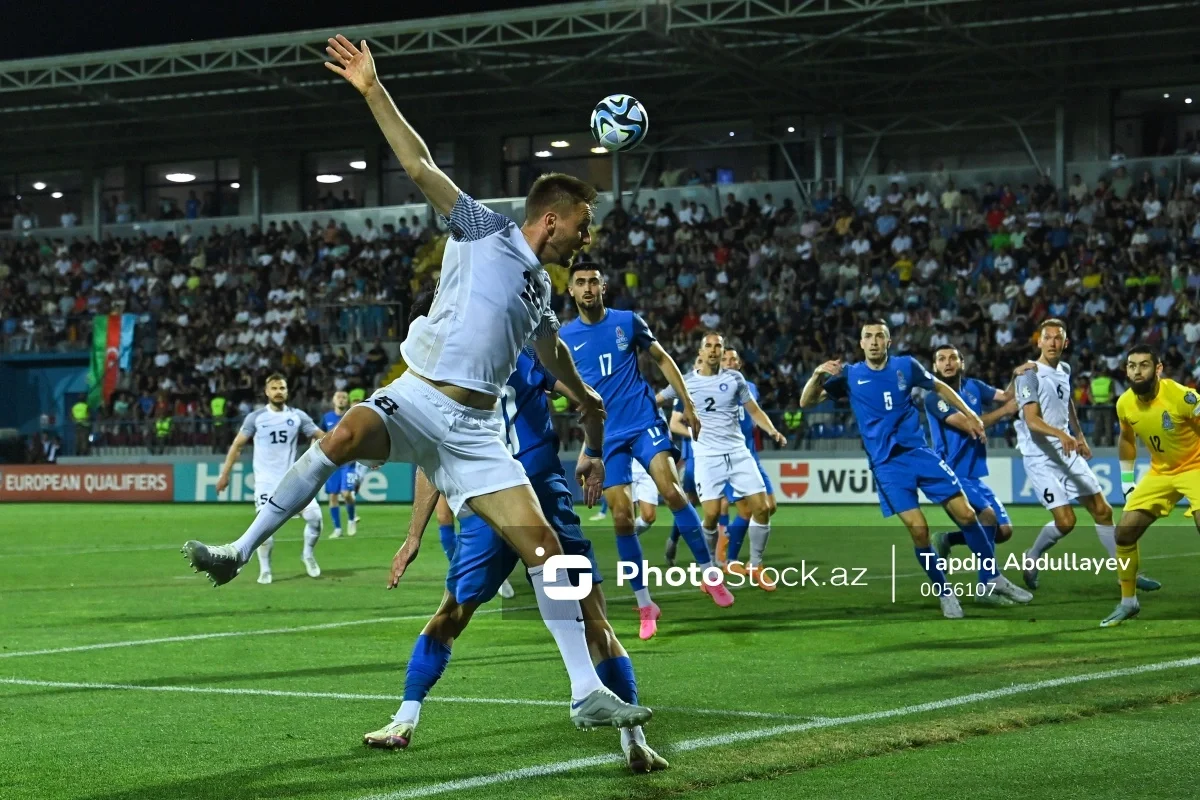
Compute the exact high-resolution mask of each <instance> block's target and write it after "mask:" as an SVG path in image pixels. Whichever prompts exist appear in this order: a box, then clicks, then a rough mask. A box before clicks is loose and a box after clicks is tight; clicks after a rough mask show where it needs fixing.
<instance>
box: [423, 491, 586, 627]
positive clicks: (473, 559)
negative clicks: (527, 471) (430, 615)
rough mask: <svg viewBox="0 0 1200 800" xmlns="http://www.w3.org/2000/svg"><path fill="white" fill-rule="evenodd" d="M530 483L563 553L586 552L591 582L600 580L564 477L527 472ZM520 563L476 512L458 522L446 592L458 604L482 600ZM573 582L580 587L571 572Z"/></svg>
mask: <svg viewBox="0 0 1200 800" xmlns="http://www.w3.org/2000/svg"><path fill="white" fill-rule="evenodd" d="M529 482H530V484H531V485H532V486H533V491H534V494H536V495H537V498H538V502H539V503H540V504H541V506H542V513H543V514H545V515H546V520H547V521H548V522H549V523H550V527H552V528H554V530H555V532H556V533H557V534H558V541H559V542H560V543H561V544H562V548H563V552H564V553H566V554H567V555H572V556H575V555H578V556H586V557H587V559H588V561H591V562H592V583H600V582H601V581H603V580H604V579H603V578H602V577H601V575H600V568H599V566H597V564H596V556H595V554H594V553H593V552H592V543H591V542H590V541H589V540H588V539H586V538H584V535H583V530H582V529H581V528H580V527H579V517H578V516H576V515H575V509H574V507H573V505H572V501H571V488H570V486H568V485H567V479H566V478H565V477H563V475H562V474H561V473H558V472H548V473H542V474H541V475H536V476H531V477H530V479H529ZM520 562H521V559H520V557H518V556H517V553H516V551H515V550H513V549H512V548H511V547H509V546H508V543H507V542H506V541H504V540H503V539H502V538H500V536H499V534H497V533H495V532H494V531H493V530H492V529H491V528H489V527H488V526H487V523H486V522H484V521H483V520H482V519H481V518H479V517H478V516H470V517H467V518H466V519H464V520H462V521H461V523H460V526H459V530H458V547H457V548H455V550H454V560H453V561H451V562H450V571H449V572H447V573H446V591H448V592H450V594H452V595H454V599H455V601H456V602H458V603H459V605H462V604H464V603H479V604H482V603H486V602H487V601H488V600H491V599H492V598H493V597H495V596H496V592H497V591H499V590H500V584H502V583H504V580H505V579H506V578H507V577H508V576H509V574H510V573H512V571H513V569H514V568H515V567H516V566H517V564H519V563H520ZM571 583H572V584H575V585H578V578H576V576H574V575H572V576H571Z"/></svg>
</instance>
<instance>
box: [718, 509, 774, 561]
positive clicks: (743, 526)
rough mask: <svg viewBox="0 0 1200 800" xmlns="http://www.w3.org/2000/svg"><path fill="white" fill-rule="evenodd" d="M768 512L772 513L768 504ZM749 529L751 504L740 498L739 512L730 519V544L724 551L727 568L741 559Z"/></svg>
mask: <svg viewBox="0 0 1200 800" xmlns="http://www.w3.org/2000/svg"><path fill="white" fill-rule="evenodd" d="M768 513H770V506H768ZM749 530H750V504H749V502H747V500H746V498H744V497H743V498H742V499H741V500H738V503H737V514H736V515H735V516H734V517H733V518H732V519H731V520H730V521H729V531H728V533H729V544H728V546H727V547H726V548H725V553H724V556H725V565H726V568H728V566H729V565H730V564H733V563H734V562H735V561H739V560H740V559H741V551H742V542H743V541H745V539H746V532H747V531H749Z"/></svg>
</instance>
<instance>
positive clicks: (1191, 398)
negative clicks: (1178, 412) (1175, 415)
mask: <svg viewBox="0 0 1200 800" xmlns="http://www.w3.org/2000/svg"><path fill="white" fill-rule="evenodd" d="M1183 402H1185V403H1187V404H1188V405H1189V406H1194V405H1196V393H1195V392H1188V393H1187V394H1185V395H1184V396H1183Z"/></svg>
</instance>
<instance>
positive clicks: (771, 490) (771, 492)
mask: <svg viewBox="0 0 1200 800" xmlns="http://www.w3.org/2000/svg"><path fill="white" fill-rule="evenodd" d="M750 452H752V453H754V451H753V450H751V451H750ZM754 463H755V464H757V465H758V474H759V475H762V479H763V486H766V487H767V496H768V497H774V496H775V487H774V486H772V485H771V478H770V476H768V475H767V470H766V469H765V468H764V467H763V465H762V461H761V460H759V457H758V453H754ZM725 499H726V500H728V501H729V502H730V503H736V502H738V501H740V500H741V499H742V498H740V497H735V496H734V494H733V487H732V486H730V485H729V484H728V483H727V484H725Z"/></svg>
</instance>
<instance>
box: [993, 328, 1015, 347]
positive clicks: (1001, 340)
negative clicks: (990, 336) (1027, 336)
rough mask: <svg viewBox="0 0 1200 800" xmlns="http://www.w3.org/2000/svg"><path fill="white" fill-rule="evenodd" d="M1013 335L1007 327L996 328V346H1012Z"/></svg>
mask: <svg viewBox="0 0 1200 800" xmlns="http://www.w3.org/2000/svg"><path fill="white" fill-rule="evenodd" d="M1012 340H1013V333H1012V330H1011V329H1010V328H1009V326H1007V325H1000V326H998V327H997V328H996V344H997V345H998V346H1000V347H1007V346H1008V345H1010V344H1012Z"/></svg>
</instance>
